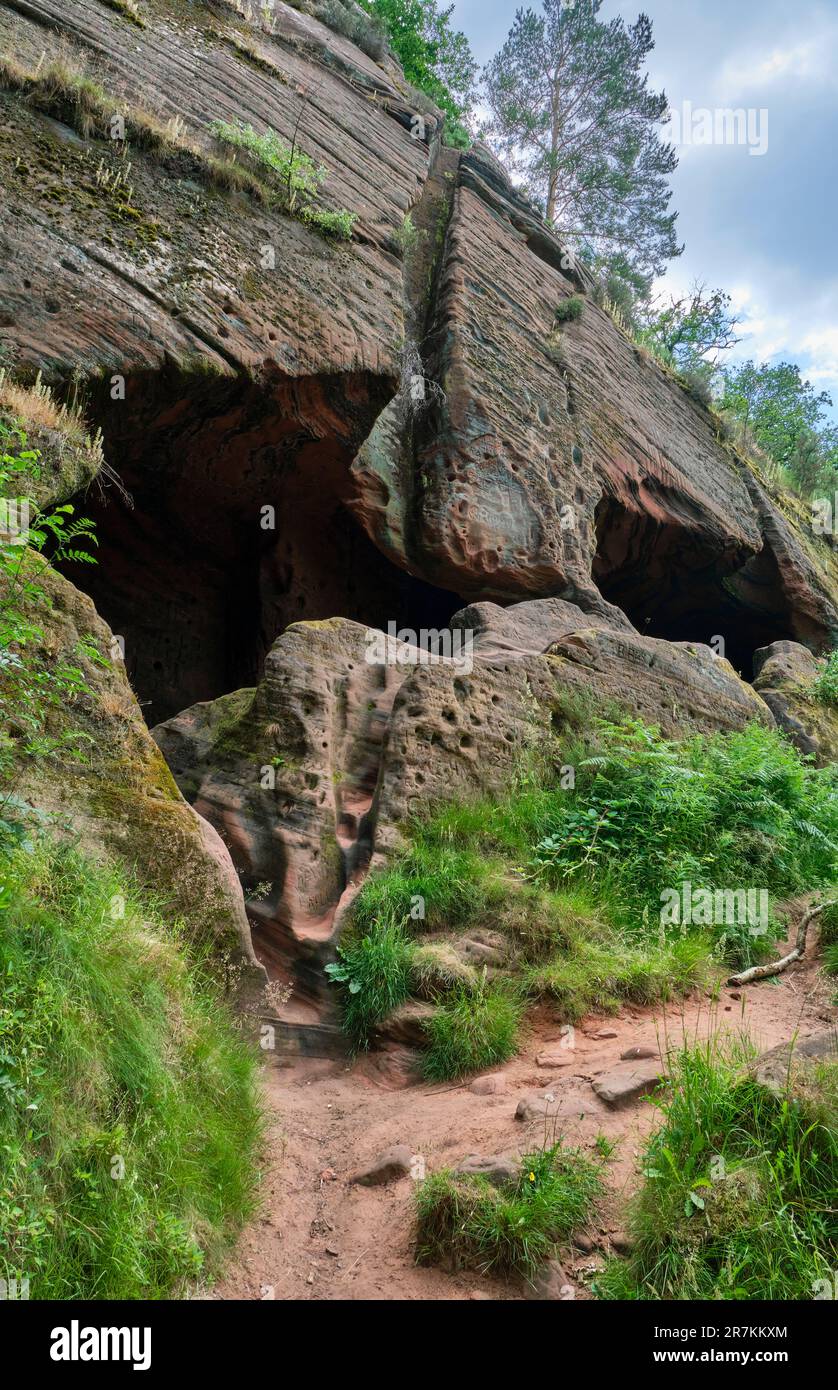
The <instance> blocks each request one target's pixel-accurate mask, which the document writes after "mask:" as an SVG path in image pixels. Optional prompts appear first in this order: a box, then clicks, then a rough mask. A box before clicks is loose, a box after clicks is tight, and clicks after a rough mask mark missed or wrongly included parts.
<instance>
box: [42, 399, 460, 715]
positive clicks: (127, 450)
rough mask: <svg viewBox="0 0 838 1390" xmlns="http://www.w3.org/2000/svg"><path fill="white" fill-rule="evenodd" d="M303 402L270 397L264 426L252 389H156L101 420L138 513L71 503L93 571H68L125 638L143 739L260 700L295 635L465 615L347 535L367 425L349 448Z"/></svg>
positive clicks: (108, 451)
mask: <svg viewBox="0 0 838 1390" xmlns="http://www.w3.org/2000/svg"><path fill="white" fill-rule="evenodd" d="M319 386H320V389H321V391H322V382H321V383H319ZM304 389H305V388H304V386H301V385H300V383H294V388H293V391H292V393H291V394H292V396H293V399H285V400H283V399H282V398H281V393H280V397H279V399H278V398H277V395H276V393H274V395H273V397H272V399H271V408H270V410H268V411H266V404H265V393H264V391H257V390H256V388H255V387H253V385H252V383H251V384H248V385H247V387H246V388H245V389H244V390H243V391H242V388H241V384H240V383H239V384H238V387H237V386H236V384H235V383H234V384H233V385H232V386H231V385H230V384H229V383H227V382H226V380H225V379H224V378H217V379H214V380H213V381H212V382H211V383H208V389H201V390H199V391H197V392H194V393H193V394H192V395H190V396H189V397H188V398H187V397H183V396H181V398H180V399H174V398H173V397H177V394H178V393H177V392H168V393H167V392H164V391H162V390H161V385H160V383H159V382H152V381H149V382H147V383H146V391H145V395H144V398H143V399H142V400H140V399H139V394H138V393H135V401H134V407H133V409H132V410H131V411H126V410H123V412H122V414H120V412H119V411H118V410H115V409H110V410H108V409H106V410H105V411H104V412H103V413H102V415H101V416H100V419H101V423H102V429H103V434H104V439H105V455H106V457H107V458H108V460H109V462H110V463H111V466H112V467H113V468H114V469H115V470H116V472H117V473H118V475H119V477H120V479H121V481H122V483H123V484H124V486H125V488H126V489H127V492H128V493H129V495H130V502H129V501H128V500H126V498H125V497H124V496H122V495H121V494H120V491H119V489H118V488H116V487H114V486H110V487H106V488H105V490H104V491H98V492H97V490H96V489H95V488H94V489H91V490H90V491H88V492H87V494H85V495H84V496H82V497H80V498H77V499H76V505H77V507H78V510H79V512H80V513H83V514H85V515H87V516H90V517H91V518H92V519H93V521H94V522H95V524H96V531H97V536H98V540H99V545H98V548H97V551H96V558H97V561H98V563H97V564H96V565H95V566H87V565H75V566H66V567H65V569H66V572H67V573H68V576H69V577H70V578H71V579H72V581H73V583H75V584H76V585H77V586H78V587H79V588H81V589H83V590H84V591H85V592H86V593H87V594H89V596H90V597H91V598H92V599H93V601H94V603H95V604H96V608H97V611H98V612H99V613H100V615H101V616H102V617H103V618H104V620H105V621H106V622H107V623H108V625H109V626H110V627H111V629H112V630H113V632H114V633H115V634H117V635H119V636H120V637H121V638H122V639H123V642H124V649H125V663H126V669H127V672H128V675H129V678H130V680H131V683H132V685H133V687H134V690H135V691H136V692H137V696H138V698H139V700H140V702H141V705H142V707H143V713H144V715H145V718H146V720H147V722H148V723H149V725H154V724H157V723H160V722H161V721H162V720H164V719H168V718H169V717H170V716H171V715H173V714H176V713H177V712H178V711H180V710H182V709H184V708H186V707H188V706H189V705H191V704H194V703H196V702H197V701H201V700H210V699H214V698H216V697H217V696H219V695H222V694H226V693H228V692H229V691H231V690H236V689H239V688H241V687H242V686H248V685H254V684H255V683H256V682H257V681H258V679H259V677H260V675H261V672H262V666H263V663H264V658H265V655H266V654H267V652H268V650H269V648H270V646H271V644H272V643H273V641H274V640H275V639H276V637H277V636H278V635H279V634H280V633H281V632H282V631H284V629H285V628H286V627H287V626H288V624H289V623H292V622H297V621H301V620H312V619H321V618H331V617H345V618H351V619H354V620H356V621H358V622H363V623H366V624H369V625H370V626H374V627H384V628H386V626H387V624H388V622H390V621H391V620H393V621H396V622H397V623H398V624H399V626H400V627H403V626H409V627H413V628H417V629H418V628H420V627H436V628H444V627H446V626H447V625H448V622H449V619H450V618H451V616H452V614H453V613H454V612H455V611H456V610H457V608H459V607H461V606H462V599H461V598H460V597H459V596H458V595H457V594H454V593H450V592H448V591H447V590H444V589H438V588H435V587H434V586H432V585H430V584H427V583H425V582H423V581H422V580H420V579H416V578H413V577H412V576H410V575H409V574H407V573H405V572H404V571H402V570H401V569H399V568H398V567H397V566H396V565H394V564H392V563H391V562H390V561H388V560H387V559H386V558H385V557H384V556H383V555H382V554H381V553H380V552H379V551H378V549H377V548H376V546H375V545H374V544H373V543H372V542H371V541H370V540H369V539H368V537H367V535H366V533H365V532H364V531H363V530H362V528H361V526H360V525H359V523H358V522H356V521H355V520H354V518H353V517H352V515H351V513H350V512H349V510H348V509H347V505H346V504H347V501H348V500H349V487H350V483H349V478H350V474H349V464H350V463H351V460H352V457H353V456H354V452H355V451H356V449H357V447H358V444H359V443H360V441H361V439H362V438H363V437H364V433H363V431H364V429H366V428H368V425H365V424H363V423H361V418H360V416H359V422H358V426H357V429H356V431H355V433H356V434H357V435H358V436H359V437H358V439H357V442H356V440H355V439H354V438H353V437H352V432H351V431H350V432H349V435H348V436H347V434H345V433H344V432H343V431H342V430H340V429H334V419H335V415H336V413H337V412H336V411H335V409H334V407H332V409H331V410H329V409H328V408H327V407H326V405H325V403H324V401H323V399H322V396H321V399H320V402H319V413H318V406H317V403H316V402H308V403H307V402H306V401H305V400H304V399H303V394H304ZM357 394H358V393H357V392H356V395H357ZM167 397H168V398H167ZM123 404H124V403H123ZM356 404H357V402H356ZM152 406H154V408H153V409H152V408H151V407H152ZM140 417H142V418H140ZM324 418H325V421H326V425H327V426H329V425H331V426H332V428H331V429H330V428H326V429H324V427H323V421H324Z"/></svg>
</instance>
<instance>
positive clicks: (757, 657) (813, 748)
mask: <svg viewBox="0 0 838 1390" xmlns="http://www.w3.org/2000/svg"><path fill="white" fill-rule="evenodd" d="M819 669H820V668H819V666H818V663H817V661H816V660H815V658H814V657H813V655H812V653H811V652H810V651H809V650H808V648H807V647H802V646H801V645H800V643H799V642H774V643H773V644H772V645H771V646H770V647H762V648H761V649H760V650H759V651H757V652H755V653H754V670H755V677H754V689H755V690H757V691H758V692H759V694H760V695H761V697H762V699H763V700H764V701H765V703H766V704H767V706H768V708H769V709H770V710H771V713H772V714H773V716H774V718H775V720H776V721H777V723H778V724H779V726H780V728H781V729H784V730H785V732H786V733H787V734H788V736H789V738H790V739H791V741H792V743H794V744H795V746H796V747H797V748H799V749H800V752H801V753H808V754H811V756H812V757H814V758H815V759H816V761H817V762H818V763H821V764H824V763H829V762H834V760H835V754H836V749H838V710H836V709H834V708H832V707H831V706H830V705H825V704H823V703H822V702H821V701H820V700H818V699H816V697H815V695H814V693H813V690H812V686H813V682H814V680H815V677H816V676H817V674H818V671H819Z"/></svg>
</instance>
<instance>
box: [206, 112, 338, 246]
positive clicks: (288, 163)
mask: <svg viewBox="0 0 838 1390" xmlns="http://www.w3.org/2000/svg"><path fill="white" fill-rule="evenodd" d="M210 131H211V133H212V134H213V135H214V136H215V138H216V140H219V141H221V143H222V144H225V145H232V146H233V147H234V148H235V149H242V150H246V151H247V153H248V154H249V155H250V156H251V158H253V159H254V160H256V162H257V163H258V164H260V165H261V166H263V167H264V168H266V169H269V170H270V171H271V173H272V174H274V175H275V177H276V179H277V192H278V194H279V195H280V196H281V198H282V200H283V202H284V204H285V207H286V209H287V211H288V212H290V213H292V214H293V215H294V216H295V217H298V218H299V219H300V221H302V222H305V223H306V225H307V226H310V227H313V228H314V229H315V230H316V231H318V232H320V233H321V234H322V235H323V236H327V237H334V238H335V239H336V240H339V241H351V240H352V231H353V228H354V226H355V222H356V221H357V214H356V213H354V212H347V210H346V209H345V208H340V209H338V210H337V211H329V210H328V209H325V208H320V207H318V206H317V199H318V198H319V196H320V190H321V187H322V185H323V184H324V183H325V181H326V178H327V177H328V175H327V172H326V170H325V169H324V168H323V166H322V164H315V162H314V160H313V159H312V158H311V157H310V156H309V155H307V154H305V153H304V152H303V151H302V150H300V149H297V147H296V145H293V146H292V145H287V144H286V143H285V141H284V140H282V139H280V137H279V136H278V135H277V133H276V131H275V130H271V129H270V128H268V129H267V130H266V131H264V132H263V133H262V134H261V135H259V134H257V132H256V131H255V130H254V129H253V126H251V125H245V124H244V123H243V122H242V121H235V122H230V121H220V120H216V121H212V122H211V124H210Z"/></svg>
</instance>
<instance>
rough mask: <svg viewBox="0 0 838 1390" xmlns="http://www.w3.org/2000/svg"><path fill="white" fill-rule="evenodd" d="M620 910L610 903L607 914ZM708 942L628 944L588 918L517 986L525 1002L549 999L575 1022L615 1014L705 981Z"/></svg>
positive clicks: (684, 940) (700, 937) (699, 939)
mask: <svg viewBox="0 0 838 1390" xmlns="http://www.w3.org/2000/svg"><path fill="white" fill-rule="evenodd" d="M621 908H622V904H621V903H620V902H619V900H617V901H615V902H614V903H613V904H612V907H611V912H612V915H614V916H619V915H620V914H621ZM712 944H713V943H712V941H711V940H710V939H709V938H708V937H707V936H705V935H702V934H698V933H697V934H695V935H692V936H683V937H681V936H673V937H671V938H668V939H666V940H665V941H664V942H662V943H661V942H655V941H646V940H643V939H639V940H637V939H635V940H634V941H632V940H631V939H630V938H628V937H627V935H626V934H624V933H622V932H620V931H619V929H617V928H615V927H613V926H610V927H604V926H603V924H602V923H601V922H597V919H596V917H595V916H594V915H593V914H592V915H590V916H589V917H587V918H584V917H582V918H580V919H579V921H578V923H577V925H576V926H575V928H574V929H573V931H572V932H571V933H570V934H569V938H568V939H567V940H566V941H565V942H563V943H562V945H561V947H560V948H559V949H558V950H554V951H553V952H552V953H551V954H550V955H549V956H548V957H547V958H546V959H545V960H541V961H537V962H535V963H534V964H532V965H530V966H529V967H528V968H527V969H526V970H525V972H524V975H523V988H524V990H525V991H526V993H527V995H528V996H529V997H530V998H534V999H550V1000H552V1001H553V1002H554V1003H555V1004H557V1005H558V1007H559V1012H560V1014H561V1017H562V1018H563V1019H566V1020H567V1021H568V1022H571V1023H578V1022H580V1020H581V1019H583V1018H584V1017H585V1015H586V1014H589V1013H617V1012H618V1010H619V1008H620V1006H621V1004H623V1003H626V1002H630V1003H632V1004H645V1005H651V1004H657V1003H660V1002H661V1001H663V1000H668V999H676V998H679V997H681V996H683V995H685V994H688V993H689V991H690V990H691V989H694V988H695V987H696V986H698V985H704V984H707V983H709V976H710V969H709V961H710V956H711V950H712Z"/></svg>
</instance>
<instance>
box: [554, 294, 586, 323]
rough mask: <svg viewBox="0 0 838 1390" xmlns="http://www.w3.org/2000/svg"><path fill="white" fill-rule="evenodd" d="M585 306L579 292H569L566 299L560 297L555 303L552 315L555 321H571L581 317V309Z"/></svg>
mask: <svg viewBox="0 0 838 1390" xmlns="http://www.w3.org/2000/svg"><path fill="white" fill-rule="evenodd" d="M584 308H585V301H584V299H583V298H582V296H581V295H579V294H571V295H569V296H568V298H567V299H562V300H561V301H560V302H559V303H558V304H557V305H556V313H555V315H554V318H555V322H556V323H572V322H574V321H575V320H576V319H581V317H582V311H583V310H584Z"/></svg>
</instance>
